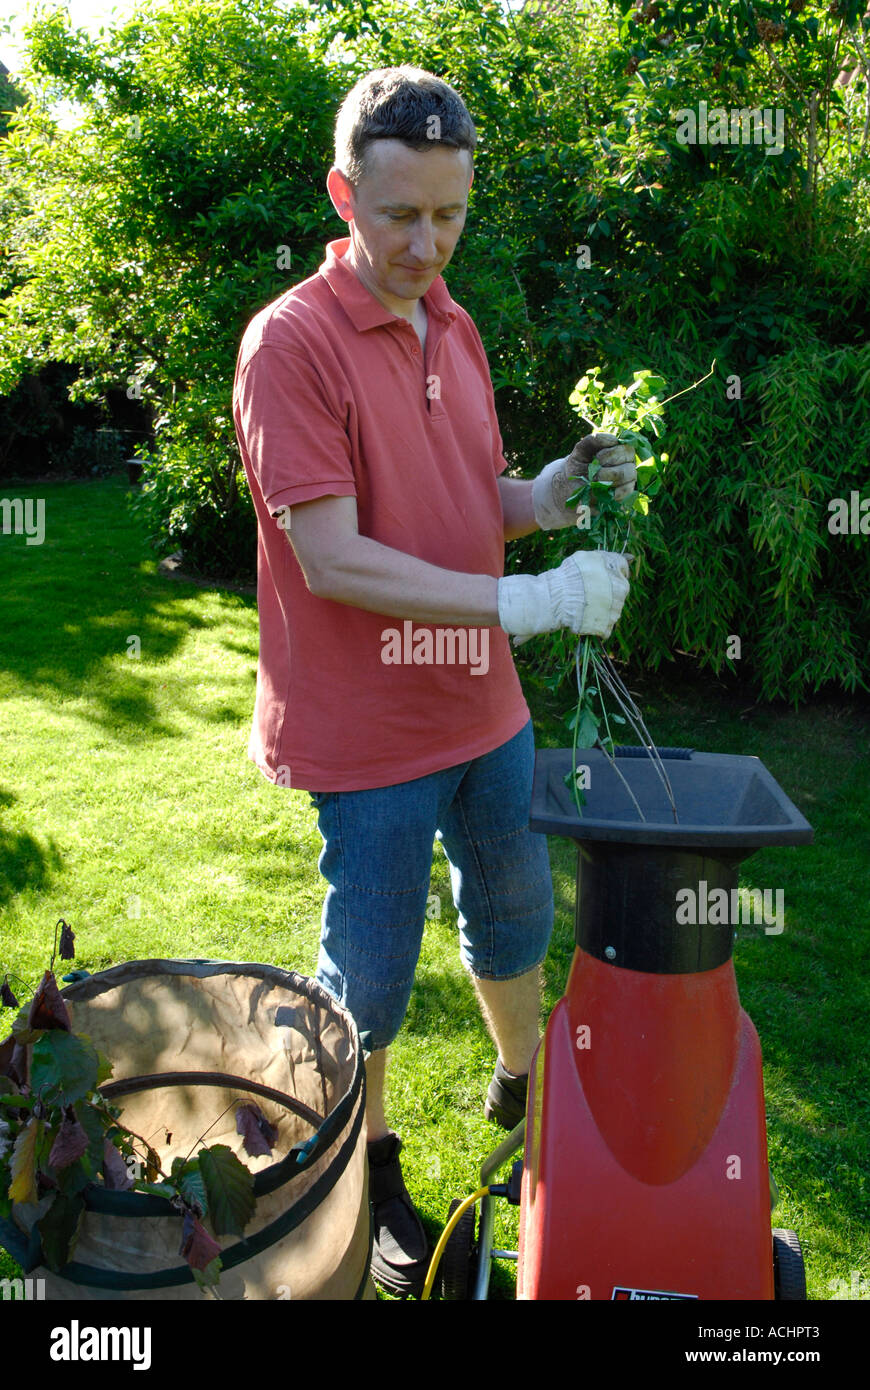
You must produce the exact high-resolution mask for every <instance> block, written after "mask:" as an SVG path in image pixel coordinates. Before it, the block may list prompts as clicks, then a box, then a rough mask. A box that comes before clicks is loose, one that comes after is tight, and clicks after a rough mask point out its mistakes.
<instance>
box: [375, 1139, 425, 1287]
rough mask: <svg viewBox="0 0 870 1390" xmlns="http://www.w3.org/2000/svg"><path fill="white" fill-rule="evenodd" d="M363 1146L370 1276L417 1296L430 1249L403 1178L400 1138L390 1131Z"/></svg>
mask: <svg viewBox="0 0 870 1390" xmlns="http://www.w3.org/2000/svg"><path fill="white" fill-rule="evenodd" d="M366 1148H367V1151H368V1160H369V1201H370V1202H371V1204H372V1216H373V1220H374V1244H373V1246H372V1278H373V1279H374V1280H375V1281H376V1283H378V1284H380V1285H381V1286H382V1287H383V1288H385V1289H386V1290H387V1291H388V1292H389V1293H395V1294H400V1295H402V1296H407V1295H408V1294H414V1295H415V1296H416V1297H417V1298H419V1297H420V1294H421V1293H422V1292H423V1285H424V1284H425V1282H426V1275H427V1273H428V1270H429V1261H430V1259H431V1258H432V1248H431V1246H430V1244H429V1237H428V1236H427V1235H426V1232H425V1231H424V1229H423V1225H422V1223H421V1221H420V1218H419V1216H418V1215H417V1212H416V1211H415V1209H414V1204H413V1202H412V1201H411V1198H410V1196H409V1194H408V1189H407V1188H406V1187H405V1183H404V1179H403V1178H402V1169H401V1166H400V1164H399V1152H400V1150H401V1148H402V1141H401V1139H400V1138H399V1136H398V1135H397V1134H393V1133H390V1134H387V1135H385V1136H384V1138H383V1139H376V1140H375V1141H374V1143H371V1144H367V1145H366Z"/></svg>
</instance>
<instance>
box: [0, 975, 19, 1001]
mask: <svg viewBox="0 0 870 1390" xmlns="http://www.w3.org/2000/svg"><path fill="white" fill-rule="evenodd" d="M0 1003H2V1005H3V1007H4V1009H20V1008H21V1005H20V1004H19V1002H18V1000H17V999H16V998H15V995H14V993H13V992H12V986H11V985H10V983H9V976H8V975H4V976H3V983H2V985H0Z"/></svg>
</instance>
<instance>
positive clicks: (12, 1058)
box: [0, 1037, 27, 1087]
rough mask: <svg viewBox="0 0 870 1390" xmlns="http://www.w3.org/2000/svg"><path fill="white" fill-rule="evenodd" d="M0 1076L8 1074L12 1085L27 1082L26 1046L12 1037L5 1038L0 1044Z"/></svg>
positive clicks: (24, 1084) (21, 1084)
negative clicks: (0, 1044)
mask: <svg viewBox="0 0 870 1390" xmlns="http://www.w3.org/2000/svg"><path fill="white" fill-rule="evenodd" d="M0 1076H8V1077H9V1080H10V1081H11V1082H12V1084H13V1086H18V1087H23V1086H26V1084H27V1048H26V1047H22V1046H21V1044H20V1043H19V1042H17V1040H16V1039H15V1038H14V1037H9V1038H7V1039H6V1041H5V1042H4V1043H3V1044H2V1046H0Z"/></svg>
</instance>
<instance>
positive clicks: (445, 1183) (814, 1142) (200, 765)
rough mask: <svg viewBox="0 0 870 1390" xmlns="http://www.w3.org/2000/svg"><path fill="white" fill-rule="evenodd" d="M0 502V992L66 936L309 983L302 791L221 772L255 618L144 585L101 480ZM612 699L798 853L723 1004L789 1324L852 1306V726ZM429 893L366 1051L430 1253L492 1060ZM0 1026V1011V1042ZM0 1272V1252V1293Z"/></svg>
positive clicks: (686, 694)
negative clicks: (745, 1031) (759, 1128)
mask: <svg viewBox="0 0 870 1390" xmlns="http://www.w3.org/2000/svg"><path fill="white" fill-rule="evenodd" d="M2 492H3V495H4V496H11V495H14V496H21V497H28V496H32V497H43V498H45V503H46V516H45V519H46V534H45V540H44V543H43V544H42V545H41V546H28V545H26V544H25V540H24V537H23V536H14V535H11V536H8V535H0V567H2V577H3V583H2V590H0V631H2V633H3V639H2V649H0V651H2V661H0V696H2V700H0V967H3V968H8V969H11V970H14V971H15V972H16V973H17V974H18V975H20V976H22V977H23V978H24V979H25V980H27V981H29V982H31V983H35V982H36V981H37V979H38V978H39V976H40V974H41V972H42V970H43V969H44V968H45V966H46V965H47V963H48V957H49V955H50V950H51V941H52V934H53V928H54V924H55V922H56V921H57V919H58V918H59V917H61V916H62V917H65V918H66V919H67V920H68V921H69V922H70V924H71V925H72V926H73V928H74V930H75V931H76V933H77V937H78V940H77V960H76V962H75V965H76V966H77V967H80V968H84V969H88V970H90V971H95V970H100V969H103V968H105V967H106V966H109V965H111V964H114V963H117V962H120V961H125V960H131V959H137V958H143V957H161V956H169V957H183V956H206V957H216V958H221V959H231V960H240V961H245V960H249V961H266V962H271V963H275V964H277V965H280V966H287V967H292V968H294V969H296V970H299V971H301V972H302V973H303V974H307V975H313V974H314V970H315V967H316V961H317V947H318V936H319V921H320V906H321V902H322V897H323V883H322V880H321V879H320V878H319V875H318V871H317V856H318V853H319V849H320V844H321V841H320V836H319V833H318V830H317V824H316V819H315V813H314V811H313V809H312V808H311V806H310V804H309V801H308V796H307V794H306V793H305V792H297V791H289V790H287V789H283V788H277V787H274V786H272V785H271V784H270V783H268V782H267V781H266V780H265V778H263V777H262V775H261V774H260V773H259V772H258V771H257V770H256V769H255V768H254V766H253V764H252V763H250V762H249V761H248V759H247V756H246V745H247V738H248V731H249V727H250V719H251V712H252V709H253V701H254V687H255V677H256V658H257V610H256V603H255V600H254V599H253V598H252V597H248V596H246V595H240V594H237V593H234V592H232V591H229V590H220V589H206V588H200V587H196V586H194V585H191V584H186V583H181V582H177V581H172V580H168V579H166V578H164V577H163V576H162V575H160V574H159V573H158V570H157V562H156V560H155V559H154V557H153V553H152V552H151V551H150V550H149V548H148V546H147V543H146V541H145V539H144V537H143V536H142V534H141V532H140V530H139V528H138V527H137V525H136V524H135V523H134V522H133V521H132V519H131V518H130V516H129V514H128V512H127V510H126V506H125V497H126V495H127V492H128V488H127V485H126V483H125V482H123V481H122V480H121V479H120V478H111V479H108V480H101V481H94V482H84V483H83V482H70V483H62V482H57V483H51V484H45V483H43V484H37V485H32V484H31V485H29V486H28V487H24V486H16V487H14V489H13V488H10V487H9V485H6V486H5V488H4V489H2ZM131 638H138V639H139V642H138V645H139V648H140V655H139V657H138V658H135V659H134V658H131V657H130V655H128V651H129V650H130V649H131V647H133V646H135V645H136V644H135V643H133V644H131V643H130V639H131ZM524 682H525V684H526V689H527V694H528V698H529V702H530V706H531V709H532V712H533V715H534V718H535V726H536V731H537V739H538V744H539V746H558V745H561V744H564V743H565V742H567V739H566V737H565V733H564V730H563V729H562V728H561V727H560V716H561V714H562V713H563V712H564V708H565V706H566V705H567V703H568V697H562V698H561V699H556V698H555V697H553V696H552V695H550V694H549V693H548V692H547V691H546V690H544V689H543V687H542V686H540V685H539V683H537V682H535V681H533V680H532V679H531V678H528V679H527V678H526V677H524ZM630 684H631V687H632V689H633V690H634V691H635V692H636V693H637V694H639V696H640V703H641V707H642V708H643V709H644V711H645V714H646V719H647V724H648V725H649V728H650V730H651V732H652V733H653V736H654V737H655V738H656V740H657V741H658V742H659V743H661V744H663V745H674V744H677V745H689V746H692V747H695V748H699V749H706V750H709V751H713V752H731V753H751V754H757V755H758V756H759V757H761V758H762V759H763V760H764V762H765V764H766V765H767V767H768V768H769V769H770V771H771V772H772V774H773V775H774V777H776V778H777V780H778V781H779V782H780V784H781V785H782V786H783V788H784V789H785V791H786V792H787V793H788V795H789V796H790V797H791V798H792V799H793V800H794V801H795V802H796V804H797V805H798V806H799V807H800V809H801V810H802V811H803V812H804V814H805V815H806V816H807V818H808V819H809V820H810V822H811V823H812V825H813V827H814V829H815V842H814V844H813V845H812V846H810V847H806V848H801V849H790V848H777V849H769V850H765V851H762V852H759V853H758V854H757V855H755V856H754V857H753V858H752V859H750V860H749V861H747V863H746V865H745V866H744V870H743V879H742V881H743V882H745V883H746V884H747V885H748V886H754V885H759V884H761V885H766V886H771V885H775V886H777V887H781V888H783V889H784V893H785V904H786V926H785V931H784V932H783V934H782V935H780V936H773V935H771V936H768V935H765V934H764V933H763V931H762V929H761V928H749V927H743V928H741V929H740V931H739V935H738V941H737V946H736V951H735V962H736V970H737V980H738V985H739V988H740V993H741V998H742V1002H743V1005H744V1007H745V1008H746V1009H747V1011H748V1012H749V1014H750V1016H751V1017H752V1019H753V1020H754V1022H755V1025H756V1027H757V1029H758V1032H759V1035H760V1038H761V1044H762V1048H763V1052H764V1059H765V1085H766V1101H767V1114H768V1141H769V1149H770V1161H771V1168H772V1170H773V1173H774V1175H775V1178H776V1181H777V1183H778V1186H779V1191H780V1195H781V1201H780V1205H779V1207H778V1208H777V1211H776V1213H775V1216H774V1224H775V1225H779V1226H786V1227H792V1228H794V1229H795V1230H797V1231H798V1233H799V1235H800V1237H801V1240H802V1242H803V1245H804V1250H805V1255H806V1260H807V1267H808V1279H809V1294H810V1297H811V1298H813V1299H829V1298H831V1297H840V1298H842V1297H849V1296H850V1285H851V1286H853V1287H855V1286H857V1288H858V1289H859V1291H861V1292H863V1294H864V1296H865V1297H870V1241H868V1227H870V1192H868V1186H867V1185H868V1162H867V1134H868V1131H870V1104H868V1093H870V1088H868V1084H867V1079H868V1065H867V1026H866V1019H867V1017H868V969H867V966H868V943H870V754H868V738H867V734H868V726H870V717H868V707H867V705H866V703H864V704H862V703H860V702H858V701H854V700H853V701H847V700H845V699H843V700H840V701H836V700H830V701H821V700H819V701H816V702H813V703H812V704H808V705H806V706H804V707H802V708H801V709H800V710H798V711H797V712H795V711H793V710H789V709H785V708H782V707H771V706H762V707H753V701H752V696H751V694H749V693H744V694H743V695H742V696H740V695H738V694H735V692H734V690H733V689H731V690H726V689H725V688H724V687H722V686H720V685H718V684H717V682H716V681H715V680H714V679H713V678H712V677H711V678H707V677H703V678H699V677H696V678H694V679H691V680H690V679H688V678H686V677H682V678H681V679H680V680H677V679H676V678H675V677H673V676H672V675H670V674H668V673H664V672H660V673H659V674H658V675H657V676H656V677H655V678H652V677H642V676H639V675H638V673H632V678H631V681H630ZM550 852H551V861H552V866H553V876H554V884H555V889H556V901H557V920H556V929H555V932H554V937H553V942H552V946H551V950H550V954H549V957H548V960H547V963H546V967H545V998H544V1006H545V1017H546V1014H547V1013H549V1011H550V1009H551V1008H552V1007H553V1005H554V1004H555V1002H556V1000H557V999H558V998H559V995H560V994H561V992H562V989H563V986H564V983H565V979H566V976H567V971H568V967H569V964H570V959H571V953H572V946H573V919H572V902H573V886H574V860H575V852H574V850H573V848H572V846H571V845H570V844H569V843H568V842H566V841H562V840H558V839H555V838H554V839H551V840H550ZM432 891H433V892H435V893H437V894H438V895H439V897H440V899H441V903H442V905H443V908H442V912H441V918H440V920H437V921H432V922H430V923H429V925H428V927H427V932H426V936H425V939H424V945H423V951H422V955H421V959H420V965H419V969H418V972H417V979H416V985H415V990H414V995H413V997H412V1001H411V1006H410V1009H409V1012H408V1015H407V1018H406V1021H405V1025H404V1027H403V1030H402V1032H401V1034H400V1035H399V1038H398V1039H397V1041H396V1043H395V1045H394V1047H393V1049H392V1051H391V1064H390V1067H389V1071H388V1104H389V1109H388V1115H389V1118H390V1121H391V1123H392V1124H393V1126H394V1128H395V1129H396V1130H397V1131H398V1133H400V1134H401V1135H402V1137H403V1139H404V1142H405V1148H404V1153H403V1167H404V1171H405V1177H406V1181H407V1184H408V1187H409V1188H410V1190H411V1192H412V1194H413V1195H414V1197H415V1199H416V1200H417V1203H418V1206H419V1209H420V1212H421V1214H422V1216H423V1218H424V1220H425V1222H426V1224H427V1226H428V1228H429V1230H430V1232H431V1234H432V1235H433V1236H435V1235H437V1234H438V1232H439V1231H440V1229H441V1227H442V1226H443V1224H444V1220H445V1218H446V1212H447V1208H448V1206H449V1203H450V1200H451V1198H452V1197H454V1196H463V1195H465V1194H467V1193H469V1192H471V1191H472V1190H473V1189H474V1188H475V1187H477V1185H478V1183H477V1169H478V1167H479V1164H480V1160H481V1158H482V1157H483V1156H484V1155H485V1154H486V1153H487V1152H488V1151H489V1150H490V1149H492V1148H493V1147H494V1146H495V1144H496V1143H497V1142H498V1140H499V1139H500V1137H501V1133H502V1132H501V1131H500V1130H498V1129H497V1128H496V1127H495V1126H493V1125H490V1124H488V1123H487V1122H486V1121H485V1120H484V1119H483V1110H482V1106H483V1097H484V1094H485V1092H486V1087H487V1085H488V1082H489V1079H490V1076H491V1073H492V1068H493V1065H494V1062H495V1051H494V1047H493V1045H492V1043H491V1042H490V1040H489V1037H488V1035H487V1033H486V1030H485V1028H484V1027H483V1024H482V1022H481V1020H480V1015H479V1013H478V1010H477V1007H476V1003H475V996H474V992H473V989H472V985H471V982H470V980H469V979H468V978H467V976H466V975H465V973H464V971H463V969H462V967H461V966H460V963H459V959H458V954H457V945H456V913H455V910H454V908H453V904H452V901H451V897H450V888H449V879H448V874H447V865H446V861H445V859H444V857H443V854H442V853H441V850H440V849H438V850H437V853H436V854H435V856H434V858H433V868H432ZM11 1021H12V1013H11V1012H10V1011H2V1010H0V1028H2V1034H0V1035H5V1032H6V1030H7V1029H8V1026H9V1024H10V1023H11ZM516 1230H517V1213H516V1211H515V1210H514V1209H508V1208H506V1209H505V1210H504V1211H503V1212H501V1213H500V1215H499V1218H498V1224H497V1235H496V1240H497V1243H498V1244H501V1245H504V1246H512V1247H513V1248H516ZM11 1273H14V1266H13V1265H12V1262H11V1261H10V1260H9V1259H8V1257H6V1256H5V1254H3V1253H2V1252H0V1277H2V1276H3V1275H4V1274H11ZM837 1281H841V1283H840V1284H839V1285H838V1284H837ZM856 1281H857V1284H856ZM513 1283H514V1276H513V1270H512V1268H511V1267H509V1266H507V1265H505V1264H502V1265H500V1266H499V1267H498V1269H497V1271H496V1273H495V1275H494V1279H493V1296H494V1297H501V1298H508V1297H511V1296H512V1293H513Z"/></svg>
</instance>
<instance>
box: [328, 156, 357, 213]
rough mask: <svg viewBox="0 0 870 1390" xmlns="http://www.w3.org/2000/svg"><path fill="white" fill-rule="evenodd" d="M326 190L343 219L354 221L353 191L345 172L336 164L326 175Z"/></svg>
mask: <svg viewBox="0 0 870 1390" xmlns="http://www.w3.org/2000/svg"><path fill="white" fill-rule="evenodd" d="M326 191H327V193H328V194H329V197H330V200H331V202H332V206H333V207H334V208H335V210H336V212H337V213H338V215H339V217H340V218H341V220H342V221H343V222H352V221H353V217H354V212H353V191H352V189H351V186H350V184H349V183H348V181H347V179H346V178H345V176H344V174H343V173H342V172H341V170H340V169H337V168H336V167H335V165H333V166H332V168H331V169H330V171H329V173H328V174H327V176H326Z"/></svg>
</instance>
